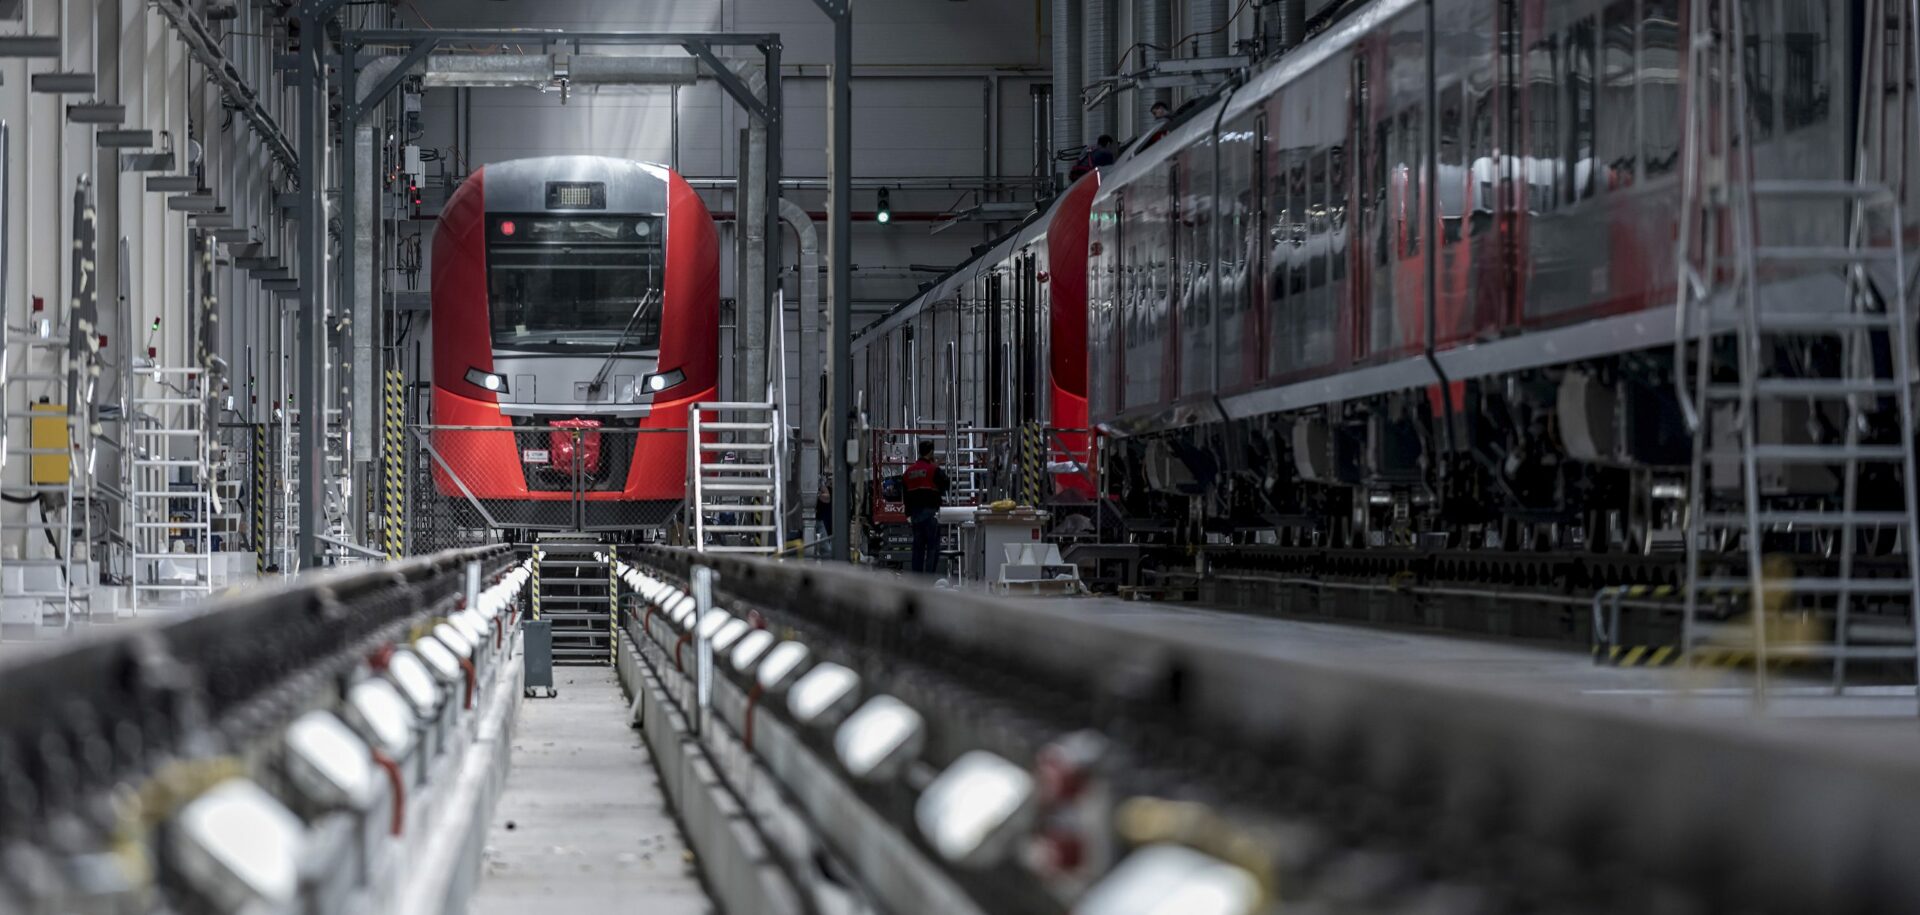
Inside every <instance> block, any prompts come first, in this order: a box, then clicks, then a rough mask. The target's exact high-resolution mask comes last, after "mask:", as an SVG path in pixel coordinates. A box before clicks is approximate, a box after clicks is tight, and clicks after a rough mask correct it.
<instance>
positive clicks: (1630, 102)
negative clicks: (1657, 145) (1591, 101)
mask: <svg viewBox="0 0 1920 915" xmlns="http://www.w3.org/2000/svg"><path fill="white" fill-rule="evenodd" d="M1633 4H1634V0H1614V2H1613V3H1610V4H1608V5H1607V9H1606V11H1605V12H1604V13H1603V14H1601V18H1600V97H1599V109H1600V110H1599V114H1598V116H1597V117H1596V119H1595V122H1594V123H1595V127H1594V147H1595V154H1596V155H1597V156H1598V157H1599V159H1600V162H1601V163H1602V165H1603V166H1604V167H1605V168H1606V184H1607V187H1608V188H1610V189H1611V188H1622V187H1629V186H1631V185H1632V184H1633V178H1634V174H1633V172H1634V168H1635V163H1636V162H1637V160H1638V157H1639V150H1640V136H1639V131H1638V130H1637V125H1638V124H1639V120H1638V118H1637V117H1636V116H1635V111H1634V107H1635V106H1634V98H1633V94H1634V72H1633V57H1634V38H1633V25H1634V22H1635V21H1636V20H1635V18H1634V9H1633Z"/></svg>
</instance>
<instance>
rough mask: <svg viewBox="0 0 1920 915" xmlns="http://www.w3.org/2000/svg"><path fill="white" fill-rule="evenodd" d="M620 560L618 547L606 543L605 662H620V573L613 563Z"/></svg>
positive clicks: (616, 664) (617, 663)
mask: <svg viewBox="0 0 1920 915" xmlns="http://www.w3.org/2000/svg"><path fill="white" fill-rule="evenodd" d="M619 561H620V548H619V547H617V546H614V545H612V544H608V545H607V663H608V664H610V665H614V666H618V665H619V664H620V573H619V572H618V571H615V570H614V565H615V564H617V563H618V562H619Z"/></svg>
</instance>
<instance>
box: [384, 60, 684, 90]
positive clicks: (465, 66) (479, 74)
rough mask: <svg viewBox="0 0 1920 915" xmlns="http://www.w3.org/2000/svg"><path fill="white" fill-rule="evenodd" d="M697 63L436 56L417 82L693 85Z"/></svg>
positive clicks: (497, 85) (496, 85)
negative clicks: (556, 81) (563, 78)
mask: <svg viewBox="0 0 1920 915" xmlns="http://www.w3.org/2000/svg"><path fill="white" fill-rule="evenodd" d="M699 75H700V70H699V63H698V62H697V61H695V60H694V59H693V58H691V57H621V56H615V55H611V54H574V55H564V54H562V55H551V54H435V55H432V56H430V57H428V58H427V73H426V76H425V77H423V78H422V80H421V81H422V82H423V83H424V84H425V85H427V86H429V87H434V88H440V87H448V86H468V87H488V88H500V87H511V86H546V85H551V84H552V83H553V82H554V81H555V80H556V79H557V78H560V77H563V76H564V77H565V78H566V80H567V82H569V83H571V84H572V85H575V86H637V85H653V86H664V85H679V86H687V85H692V84H693V82H694V81H695V80H696V79H698V78H699Z"/></svg>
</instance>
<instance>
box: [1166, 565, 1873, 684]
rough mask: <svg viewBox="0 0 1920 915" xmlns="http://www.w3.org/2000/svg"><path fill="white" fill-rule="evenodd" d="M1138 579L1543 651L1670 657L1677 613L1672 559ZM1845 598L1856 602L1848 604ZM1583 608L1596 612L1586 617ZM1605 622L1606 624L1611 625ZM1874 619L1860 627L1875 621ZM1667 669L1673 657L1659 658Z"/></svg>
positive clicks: (1244, 602)
mask: <svg viewBox="0 0 1920 915" xmlns="http://www.w3.org/2000/svg"><path fill="white" fill-rule="evenodd" d="M1781 559H1783V560H1784V561H1785V565H1786V567H1790V568H1791V569H1792V570H1793V571H1794V574H1796V575H1801V576H1810V577H1831V576H1833V575H1834V574H1836V571H1835V570H1836V569H1837V568H1838V566H1839V563H1838V561H1837V560H1834V559H1831V558H1827V557H1822V556H1810V555H1798V556H1791V557H1786V556H1783V557H1781ZM1746 563H1747V558H1746V556H1745V555H1744V554H1736V553H1721V554H1713V555H1710V556H1707V557H1704V558H1703V560H1702V569H1703V572H1705V573H1706V574H1707V575H1710V576H1713V577H1734V578H1739V577H1744V576H1745V575H1746V570H1747V564H1746ZM1854 569H1855V574H1856V575H1858V576H1860V577H1865V578H1873V577H1900V576H1903V575H1904V574H1905V572H1906V569H1905V564H1904V561H1902V560H1900V559H1897V558H1891V557H1886V558H1882V557H1871V558H1861V559H1856V560H1855V562H1854ZM1140 578H1141V581H1142V583H1143V585H1144V586H1145V587H1146V589H1147V592H1146V593H1148V594H1150V595H1152V596H1155V597H1160V598H1164V599H1171V600H1186V601H1192V602H1196V603H1199V604H1202V605H1205V606H1209V607H1214V608H1218V609H1226V610H1233V611H1237V612H1244V613H1256V614H1279V615H1288V616H1301V617H1313V618H1325V619H1332V620H1339V621H1344V622H1356V623H1367V624H1374V625H1387V626H1399V627H1407V628H1414V629H1422V630H1438V631H1443V632H1452V633H1458V634H1462V635H1474V636H1492V637H1498V638H1504V639H1521V640H1526V641H1533V642H1542V643H1552V644H1558V645H1562V646H1565V647H1572V648H1578V649H1581V650H1587V649H1589V648H1595V649H1601V648H1605V647H1607V646H1610V645H1621V646H1627V647H1642V646H1644V647H1646V648H1647V649H1648V651H1645V652H1642V653H1641V654H1640V655H1638V656H1636V660H1639V659H1640V658H1646V659H1649V660H1650V659H1652V658H1653V657H1655V654H1654V651H1655V650H1656V649H1658V648H1661V647H1672V648H1677V646H1679V645H1680V643H1681V639H1682V631H1681V630H1682V626H1683V620H1682V617H1683V615H1684V612H1685V602H1684V595H1683V592H1682V587H1683V583H1684V580H1685V565H1684V561H1683V559H1682V558H1681V557H1680V556H1679V555H1677V554H1676V555H1651V556H1647V555H1626V554H1621V555H1608V554H1580V553H1522V552H1490V551H1472V550H1414V549H1341V548H1300V547H1279V546H1264V545H1235V546H1225V547H1221V546H1213V547H1207V548H1204V549H1202V550H1195V551H1189V550H1186V549H1179V548H1162V549H1158V550H1153V551H1150V552H1148V553H1147V554H1145V555H1144V556H1143V558H1142V562H1141V571H1140ZM1856 600H1858V599H1857V598H1856ZM1596 603H1598V604H1599V607H1598V609H1596ZM1869 606H1870V607H1871V608H1873V609H1876V610H1877V611H1879V612H1878V617H1880V618H1883V619H1884V620H1885V621H1887V622H1886V624H1887V625H1896V624H1897V625H1904V620H1905V616H1906V607H1905V605H1904V603H1902V602H1900V601H1898V600H1894V599H1888V600H1883V601H1880V602H1879V603H1877V604H1872V605H1869ZM1746 612H1747V606H1746V601H1745V600H1744V599H1743V598H1742V597H1741V596H1740V595H1739V594H1737V593H1727V594H1720V595H1709V599H1708V600H1706V601H1704V602H1703V603H1702V618H1703V619H1708V620H1712V621H1717V622H1727V621H1734V620H1738V619H1740V618H1741V617H1743V616H1744V615H1745V614H1746ZM1789 612H1790V613H1794V614H1800V615H1804V616H1805V617H1807V618H1814V619H1819V618H1823V617H1824V616H1825V614H1826V608H1824V607H1823V606H1821V605H1820V604H1819V603H1818V602H1817V601H1813V600H1807V601H1802V602H1801V603H1799V604H1796V605H1794V606H1793V607H1792V608H1791V609H1790V611H1789ZM1616 613H1617V619H1616V617H1615V614H1616ZM1875 617H1876V615H1875V614H1873V613H1864V614H1862V619H1863V620H1866V621H1871V620H1873V619H1875ZM1657 656H1658V657H1659V658H1660V660H1662V661H1663V662H1664V661H1669V660H1671V659H1673V658H1674V657H1675V656H1674V654H1673V652H1672V651H1667V652H1660V653H1658V655H1657Z"/></svg>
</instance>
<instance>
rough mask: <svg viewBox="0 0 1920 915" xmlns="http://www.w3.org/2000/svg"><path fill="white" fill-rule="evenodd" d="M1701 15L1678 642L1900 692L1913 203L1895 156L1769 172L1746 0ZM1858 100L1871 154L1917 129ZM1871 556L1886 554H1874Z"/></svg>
mask: <svg viewBox="0 0 1920 915" xmlns="http://www.w3.org/2000/svg"><path fill="white" fill-rule="evenodd" d="M1887 6H1888V5H1887V4H1886V3H1884V2H1883V0H1870V2H1869V3H1868V4H1867V10H1868V13H1867V19H1866V21H1867V22H1870V23H1873V22H1882V21H1887V20H1888V17H1889V16H1899V17H1900V18H1902V19H1905V18H1906V17H1904V16H1901V13H1900V11H1899V10H1898V9H1888V8H1887ZM1894 6H1896V7H1897V6H1899V4H1894ZM1689 13H1690V15H1689V23H1690V28H1691V30H1692V36H1691V39H1692V40H1691V42H1690V52H1689V54H1690V56H1689V67H1688V72H1689V73H1690V74H1692V75H1693V78H1692V79H1691V80H1690V81H1689V87H1690V88H1689V98H1688V104H1687V111H1688V115H1687V122H1686V131H1687V133H1686V150H1687V152H1686V155H1685V159H1684V193H1685V201H1684V206H1683V207H1682V209H1681V212H1682V216H1681V224H1680V228H1681V231H1680V233H1679V236H1678V238H1679V251H1678V255H1679V256H1678V260H1679V264H1680V277H1679V286H1680V290H1679V295H1680V301H1679V303H1678V304H1679V308H1678V315H1677V320H1678V322H1679V331H1680V332H1679V334H1678V335H1677V336H1676V339H1675V365H1676V370H1675V379H1676V382H1677V384H1678V387H1679V395H1680V401H1681V403H1682V405H1683V409H1684V411H1685V412H1686V413H1687V419H1688V423H1689V425H1690V426H1691V429H1692V432H1693V435H1694V446H1693V461H1692V467H1691V476H1690V480H1691V485H1690V486H1689V487H1688V490H1689V499H1690V504H1689V510H1688V516H1687V517H1688V520H1687V538H1686V588H1685V600H1686V605H1685V606H1686V609H1685V613H1686V616H1685V622H1684V637H1683V638H1684V645H1683V647H1684V649H1685V650H1686V651H1687V652H1688V655H1689V657H1691V658H1693V659H1694V660H1695V662H1696V663H1698V662H1700V661H1702V660H1705V661H1709V662H1713V661H1715V660H1716V659H1717V660H1718V661H1719V662H1720V663H1723V664H1724V665H1725V666H1729V667H1740V668H1743V669H1744V670H1746V671H1748V672H1750V674H1751V677H1752V690H1753V695H1754V696H1755V697H1756V701H1758V702H1762V703H1764V702H1766V701H1767V698H1766V697H1767V694H1768V691H1769V689H1770V686H1769V682H1768V678H1769V676H1770V673H1771V671H1770V668H1772V667H1774V666H1776V665H1781V664H1787V663H1795V664H1798V663H1811V664H1817V665H1827V666H1829V667H1830V670H1831V683H1830V685H1829V686H1827V687H1823V688H1820V689H1819V690H1818V692H1819V693H1820V694H1822V695H1843V694H1847V693H1849V692H1855V691H1856V690H1855V687H1856V686H1858V685H1859V684H1858V683H1857V682H1855V681H1856V678H1857V675H1858V674H1859V673H1861V672H1862V671H1863V670H1864V669H1869V668H1870V669H1873V670H1874V671H1875V672H1876V673H1877V674H1879V677H1878V679H1877V680H1876V681H1875V682H1876V683H1878V684H1880V685H1881V686H1882V687H1884V685H1885V683H1886V671H1887V670H1888V669H1889V667H1890V666H1891V667H1892V669H1896V670H1899V671H1901V673H1899V674H1898V678H1899V680H1900V682H1901V683H1903V684H1904V685H1905V686H1907V687H1912V686H1913V685H1914V684H1915V677H1916V676H1920V674H1916V673H1915V670H1914V661H1915V659H1916V657H1917V654H1916V627H1915V625H1914V612H1913V608H1914V607H1916V606H1920V569H1916V566H1915V547H1916V545H1920V527H1916V517H1915V504H1916V503H1915V493H1914V469H1915V468H1914V422H1913V388H1912V385H1913V357H1912V353H1911V352H1910V348H1911V346H1912V333H1911V328H1912V327H1913V325H1912V323H1911V321H1910V314H1909V303H1908V302H1907V295H1908V289H1907V287H1906V276H1907V274H1906V270H1907V256H1906V252H1905V251H1904V250H1903V247H1902V231H1901V230H1902V228H1903V227H1904V225H1905V223H1904V221H1903V218H1904V217H1903V214H1902V212H1901V206H1900V199H1899V196H1898V194H1897V192H1896V188H1895V186H1894V185H1893V184H1891V183H1890V181H1889V180H1883V176H1889V175H1895V174H1897V172H1893V171H1891V168H1894V167H1897V166H1898V163H1897V162H1894V163H1885V164H1883V163H1879V162H1876V161H1873V160H1872V159H1871V158H1869V156H1868V155H1867V154H1866V153H1863V154H1862V156H1861V158H1860V159H1859V161H1857V162H1856V163H1854V167H1853V169H1852V172H1853V174H1854V175H1855V176H1856V177H1855V179H1853V180H1828V179H1780V178H1773V177H1771V176H1763V175H1760V174H1757V172H1758V171H1759V168H1758V167H1757V166H1756V162H1755V159H1756V157H1755V153H1754V149H1753V146H1752V143H1751V142H1750V137H1749V130H1748V128H1749V116H1748V114H1747V112H1748V111H1749V110H1750V109H1749V108H1748V98H1747V95H1748V89H1747V80H1748V74H1747V73H1746V71H1745V68H1746V66H1747V65H1748V61H1747V58H1746V56H1745V55H1743V53H1742V49H1743V48H1745V47H1747V44H1746V41H1745V23H1744V22H1743V21H1742V16H1743V4H1742V3H1741V2H1739V0H1692V2H1691V6H1690V10H1689ZM1901 27H1902V28H1903V29H1906V30H1907V32H1908V37H1909V41H1907V42H1906V43H1904V44H1903V45H1902V47H1905V48H1911V47H1912V43H1911V40H1910V39H1911V23H1910V22H1903V23H1902V26H1901ZM1865 44H1866V47H1867V54H1868V55H1869V59H1868V60H1867V61H1865V62H1864V63H1863V67H1862V72H1863V73H1864V74H1865V77H1864V79H1865V80H1867V81H1868V84H1867V85H1863V86H1862V87H1861V88H1862V92H1861V97H1862V98H1863V99H1867V100H1880V99H1883V98H1885V97H1886V92H1885V86H1884V85H1883V84H1882V83H1883V80H1884V79H1885V74H1886V72H1887V70H1888V69H1889V68H1888V67H1887V66H1886V62H1885V61H1884V60H1883V59H1875V58H1879V57H1883V56H1884V55H1885V44H1884V43H1883V42H1880V41H1868V42H1866V43H1865ZM1910 63H1911V62H1910V61H1907V60H1903V61H1899V62H1897V65H1896V67H1895V69H1896V70H1898V71H1905V70H1906V69H1907V67H1908V65H1909V64H1910ZM1862 107H1863V111H1862V118H1861V125H1860V130H1861V136H1860V143H1859V146H1860V147H1861V148H1862V149H1863V150H1867V149H1873V148H1877V146H1878V145H1879V144H1881V143H1882V142H1889V139H1888V138H1889V136H1890V135H1889V134H1888V133H1887V131H1888V130H1889V129H1891V130H1892V131H1894V133H1893V134H1891V136H1892V137H1899V136H1904V133H1905V131H1904V130H1903V129H1902V128H1901V127H1900V126H1899V125H1902V124H1904V123H1905V113H1904V112H1893V113H1888V112H1887V111H1885V109H1884V107H1883V106H1881V105H1880V104H1879V103H1878V102H1877V101H1870V102H1867V103H1863V106H1862ZM1868 108H1879V109H1880V110H1879V111H1878V112H1876V113H1870V112H1868V111H1867V110H1866V109H1868ZM1890 119H1891V120H1892V124H1891V126H1890V125H1889V120H1890ZM1789 215H1790V217H1791V218H1783V217H1786V216H1789ZM1690 343H1692V344H1694V346H1693V349H1692V353H1691V356H1689V344H1690ZM1689 358H1691V364H1689ZM1809 492H1813V493H1817V494H1818V495H1817V496H1816V497H1811V498H1810V497H1809V496H1808V495H1807V494H1808V493H1809ZM1863 506H1864V507H1863ZM1870 552H1876V553H1880V554H1883V555H1881V556H1878V557H1876V560H1875V561H1874V562H1873V563H1871V564H1869V563H1867V562H1865V561H1863V560H1864V559H1866V558H1867V554H1868V553H1870ZM1789 555H1791V556H1795V557H1800V558H1801V566H1802V567H1801V568H1794V567H1793V565H1792V560H1789V559H1787V558H1786V557H1787V556H1789ZM1810 555H1815V556H1822V557H1823V558H1822V559H1820V560H1819V561H1817V562H1814V561H1807V560H1806V559H1805V557H1807V556H1810ZM1771 688H1772V689H1774V690H1775V692H1776V694H1778V693H1779V688H1778V687H1771ZM1910 694H1911V692H1909V695H1910Z"/></svg>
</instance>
